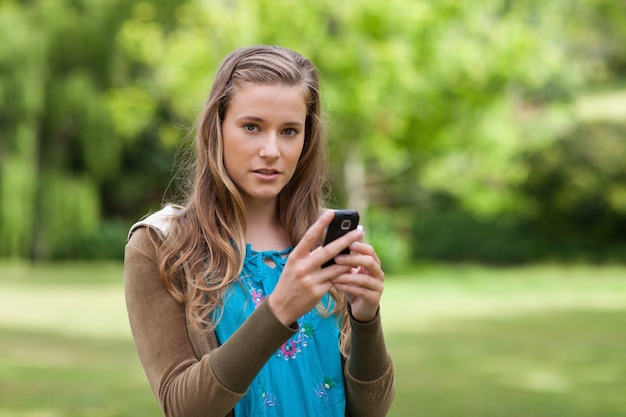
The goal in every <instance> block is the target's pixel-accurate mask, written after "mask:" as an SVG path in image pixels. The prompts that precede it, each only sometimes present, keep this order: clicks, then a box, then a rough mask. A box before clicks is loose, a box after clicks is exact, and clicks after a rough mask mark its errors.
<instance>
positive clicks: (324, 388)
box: [315, 376, 337, 401]
mask: <svg viewBox="0 0 626 417" xmlns="http://www.w3.org/2000/svg"><path fill="white" fill-rule="evenodd" d="M336 386H337V385H336V384H335V381H333V379H332V378H331V377H328V376H325V377H324V382H322V383H320V384H319V385H317V386H316V387H315V395H316V396H317V398H325V399H326V400H327V401H328V391H330V390H331V389H333V388H335V387H336Z"/></svg>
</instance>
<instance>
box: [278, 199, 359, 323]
mask: <svg viewBox="0 0 626 417" xmlns="http://www.w3.org/2000/svg"><path fill="white" fill-rule="evenodd" d="M334 216H335V213H334V211H332V210H327V211H326V212H324V214H322V215H321V216H320V218H319V219H317V221H316V222H315V223H313V225H312V226H311V227H310V228H309V230H307V232H306V233H305V234H304V236H303V237H302V240H301V241H300V242H299V243H298V244H297V245H296V247H295V248H294V249H293V251H292V252H291V254H290V255H289V259H288V260H287V263H286V264H285V268H284V269H283V272H282V274H281V276H280V278H279V280H278V283H277V284H276V288H275V289H274V291H273V292H272V294H270V296H269V297H268V299H267V301H268V303H269V307H270V309H271V310H272V312H273V313H274V315H275V316H276V317H277V318H278V319H279V320H280V321H281V322H282V323H283V324H285V325H286V326H289V325H291V324H293V323H294V322H295V321H296V320H297V319H298V318H299V317H300V316H302V315H303V314H305V313H307V312H309V311H311V310H312V309H313V308H314V307H315V306H316V305H317V303H318V302H319V301H320V299H321V298H322V297H323V296H324V294H326V293H327V292H328V291H330V289H331V288H332V286H333V283H332V281H331V280H332V279H333V278H335V277H338V276H339V275H341V274H344V273H346V272H348V271H350V269H351V267H350V266H345V265H337V264H335V265H331V266H328V267H326V268H322V267H321V266H322V264H324V263H325V262H326V261H328V260H329V259H332V258H334V257H335V256H337V255H338V254H339V252H341V250H342V249H344V248H346V247H348V246H350V245H351V244H352V243H354V242H356V241H358V240H360V239H362V238H363V231H362V230H360V229H356V230H353V231H351V232H349V233H347V234H345V235H344V236H342V237H340V238H339V239H337V240H335V241H333V242H331V243H329V244H327V245H326V246H318V247H316V246H317V245H318V244H319V242H320V241H321V238H322V237H323V235H324V231H325V230H326V228H327V227H328V225H329V224H330V222H331V221H332V219H333V217H334Z"/></svg>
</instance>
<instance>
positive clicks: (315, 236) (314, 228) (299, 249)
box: [290, 210, 335, 258]
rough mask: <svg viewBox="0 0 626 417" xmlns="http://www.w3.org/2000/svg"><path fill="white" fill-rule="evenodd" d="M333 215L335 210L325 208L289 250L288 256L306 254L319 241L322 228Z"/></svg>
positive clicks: (302, 255) (328, 222) (323, 228)
mask: <svg viewBox="0 0 626 417" xmlns="http://www.w3.org/2000/svg"><path fill="white" fill-rule="evenodd" d="M333 217H335V212H334V211H333V210H326V211H325V212H324V213H322V215H321V216H320V217H319V218H318V219H317V221H316V222H315V223H313V225H311V227H309V230H307V231H306V233H305V234H304V236H303V237H302V239H301V240H300V242H298V244H297V245H296V247H295V248H293V251H291V255H290V257H296V258H301V257H305V256H307V255H308V254H309V253H311V251H312V250H313V248H314V247H315V246H316V245H317V244H318V243H319V241H320V239H321V237H322V235H323V234H324V230H326V228H327V227H328V225H329V224H330V222H331V221H332V220H333Z"/></svg>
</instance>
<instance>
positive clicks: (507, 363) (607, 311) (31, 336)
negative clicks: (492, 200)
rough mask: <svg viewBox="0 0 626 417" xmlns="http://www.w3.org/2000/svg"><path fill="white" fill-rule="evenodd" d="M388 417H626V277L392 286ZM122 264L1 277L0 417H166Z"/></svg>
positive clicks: (24, 269) (535, 272)
mask: <svg viewBox="0 0 626 417" xmlns="http://www.w3.org/2000/svg"><path fill="white" fill-rule="evenodd" d="M382 314H383V320H384V325H385V328H386V335H387V341H388V345H389V348H390V350H391V353H392V355H393V357H394V361H395V365H396V376H397V378H396V382H397V397H396V401H395V403H394V406H393V409H392V412H391V413H390V416H395V417H401V416H403V417H409V416H411V417H413V416H428V417H438V416H441V417H444V416H450V417H451V416H476V417H489V416H520V417H521V416H536V417H542V416H568V417H571V416H594V417H596V416H611V417H614V416H626V399H624V397H625V393H626V354H625V352H626V330H624V329H626V268H619V267H603V268H594V267H590V266H576V267H567V268H566V267H556V266H542V267H526V268H513V269H487V268H482V267H470V266H464V267H459V266H457V267H450V266H436V267H430V268H426V267H424V268H421V269H419V270H418V271H416V272H415V273H414V274H413V275H412V276H411V277H399V276H392V277H389V278H388V280H387V286H386V290H385V294H384V303H383V307H382ZM158 415H160V413H159V410H158V407H157V405H156V402H155V400H154V398H153V397H152V393H151V391H150V389H149V387H148V383H147V380H146V379H145V377H144V375H143V371H142V369H141V367H140V366H139V363H138V359H137V357H136V354H135V350H134V346H133V344H132V340H131V339H130V331H129V329H128V324H127V320H126V312H125V307H124V299H123V291H122V271H121V266H120V265H119V264H115V263H114V264H68V265H54V266H51V265H46V266H38V267H29V266H25V265H16V264H5V265H2V264H0V417H17V416H19V417H57V416H58V417H89V416H118V417H122V416H128V417H130V416H133V417H142V416H158Z"/></svg>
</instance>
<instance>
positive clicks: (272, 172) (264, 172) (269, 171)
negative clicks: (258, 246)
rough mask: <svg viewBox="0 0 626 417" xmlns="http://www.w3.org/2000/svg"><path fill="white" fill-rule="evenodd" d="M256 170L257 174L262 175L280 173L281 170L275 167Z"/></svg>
mask: <svg viewBox="0 0 626 417" xmlns="http://www.w3.org/2000/svg"><path fill="white" fill-rule="evenodd" d="M254 172H256V173H257V174H262V175H274V174H278V173H279V172H278V171H277V170H275V169H269V168H267V169H265V168H264V169H256V170H254Z"/></svg>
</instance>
